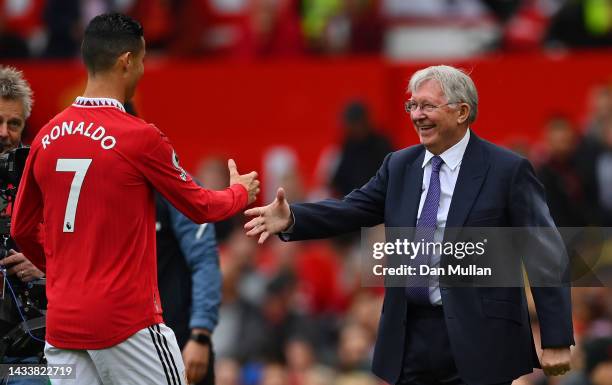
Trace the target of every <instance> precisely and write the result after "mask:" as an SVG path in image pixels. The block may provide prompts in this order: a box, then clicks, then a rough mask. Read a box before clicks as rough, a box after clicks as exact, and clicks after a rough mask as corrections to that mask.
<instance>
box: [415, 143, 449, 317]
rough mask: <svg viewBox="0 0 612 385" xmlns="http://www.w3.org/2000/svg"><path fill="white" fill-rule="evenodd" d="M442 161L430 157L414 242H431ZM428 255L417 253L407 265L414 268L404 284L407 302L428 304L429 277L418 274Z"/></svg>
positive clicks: (425, 263)
mask: <svg viewBox="0 0 612 385" xmlns="http://www.w3.org/2000/svg"><path fill="white" fill-rule="evenodd" d="M443 163H444V161H443V160H442V158H440V157H439V156H437V155H436V156H434V157H433V158H431V178H430V179H429V189H428V190H427V196H426V197H425V203H424V204H423V209H422V210H421V216H420V217H419V220H418V222H417V225H416V229H415V234H414V242H424V243H427V242H433V241H434V233H435V232H436V228H437V227H438V226H437V219H438V207H439V206H440V167H442V164H443ZM429 260H430V256H429V255H428V254H426V253H419V254H417V256H416V257H415V258H414V259H412V260H410V262H409V265H410V266H413V267H415V268H416V274H417V275H415V276H410V277H408V279H409V280H410V282H409V283H408V286H406V296H407V297H408V302H410V303H414V304H418V305H429V304H430V302H429V285H428V284H429V279H428V276H426V275H425V276H421V275H420V265H429Z"/></svg>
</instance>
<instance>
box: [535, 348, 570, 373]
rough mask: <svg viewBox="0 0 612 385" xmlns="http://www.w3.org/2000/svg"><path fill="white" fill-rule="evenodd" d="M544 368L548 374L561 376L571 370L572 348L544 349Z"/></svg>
mask: <svg viewBox="0 0 612 385" xmlns="http://www.w3.org/2000/svg"><path fill="white" fill-rule="evenodd" d="M542 369H543V370H544V374H546V375H547V376H559V375H562V374H565V373H567V372H569V370H570V348H569V347H566V348H547V349H543V350H542Z"/></svg>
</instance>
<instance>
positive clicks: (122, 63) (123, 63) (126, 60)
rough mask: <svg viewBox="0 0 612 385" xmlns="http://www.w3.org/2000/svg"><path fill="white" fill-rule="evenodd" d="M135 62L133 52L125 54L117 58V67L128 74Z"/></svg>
mask: <svg viewBox="0 0 612 385" xmlns="http://www.w3.org/2000/svg"><path fill="white" fill-rule="evenodd" d="M133 60H134V57H133V55H132V53H131V52H129V51H128V52H124V53H122V54H121V55H119V57H118V58H117V66H118V67H119V68H120V69H121V70H122V71H123V72H126V71H127V70H128V68H129V66H130V64H131V62H132V61H133Z"/></svg>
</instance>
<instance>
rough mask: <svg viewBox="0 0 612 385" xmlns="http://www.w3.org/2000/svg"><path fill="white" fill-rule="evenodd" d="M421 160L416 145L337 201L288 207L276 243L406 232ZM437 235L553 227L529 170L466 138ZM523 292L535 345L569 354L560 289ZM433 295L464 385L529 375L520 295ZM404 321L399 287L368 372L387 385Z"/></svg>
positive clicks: (530, 346) (498, 291)
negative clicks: (531, 304) (531, 302)
mask: <svg viewBox="0 0 612 385" xmlns="http://www.w3.org/2000/svg"><path fill="white" fill-rule="evenodd" d="M424 154H425V148H424V147H423V146H422V145H416V146H412V147H409V148H406V149H403V150H400V151H397V152H394V153H391V154H389V155H388V156H387V157H386V158H385V160H384V162H383V164H382V166H381V167H380V169H379V170H378V172H377V174H376V175H375V176H374V177H373V178H372V179H371V180H370V181H369V182H368V183H367V184H366V185H364V186H363V187H362V188H360V189H358V190H354V191H353V192H351V193H350V194H349V195H347V196H346V197H345V198H344V199H343V200H341V201H338V200H331V199H330V200H325V201H322V202H318V203H305V204H293V205H291V211H292V212H293V215H294V216H295V225H294V227H293V230H292V232H291V233H289V234H283V236H282V237H281V238H283V239H284V240H302V239H312V238H324V237H329V236H332V235H336V234H339V233H343V232H348V231H354V230H358V229H359V228H361V227H370V226H375V225H378V224H381V223H384V224H385V226H387V227H414V226H416V218H417V212H418V206H419V201H420V197H421V185H422V180H423V168H422V163H423V158H424ZM446 226H447V227H461V226H475V227H476V226H479V227H485V226H491V227H503V226H512V227H522V226H552V227H554V222H553V221H552V219H551V218H550V214H549V211H548V207H547V206H546V200H545V198H544V191H543V188H542V185H541V184H540V183H539V182H538V180H537V179H536V177H535V174H534V172H533V169H532V167H531V165H530V164H529V162H528V161H527V160H526V159H524V158H521V157H519V156H518V155H516V154H514V153H512V152H510V151H508V150H505V149H503V148H501V147H498V146H496V145H494V144H492V143H489V142H487V141H484V140H482V139H480V138H478V137H477V136H476V135H474V134H473V132H472V133H471V137H470V141H469V143H468V146H467V149H466V152H465V154H464V156H463V160H462V163H461V169H460V171H459V176H458V179H457V184H456V186H455V190H454V193H453V197H452V201H451V205H450V210H449V213H448V218H447V223H446ZM555 231H556V230H555ZM542 247H546V245H545V244H544V243H543V244H542ZM517 258H520V257H518V256H517ZM565 262H566V260H565ZM531 290H532V293H533V296H534V299H535V303H536V308H537V312H538V318H539V321H540V326H541V342H542V346H543V347H566V346H570V345H573V344H574V340H573V330H572V319H571V302H570V290H569V287H532V289H531ZM441 295H442V303H443V308H444V315H445V319H446V327H447V329H448V334H449V338H450V344H451V349H452V352H453V356H454V358H455V362H456V365H457V369H458V371H459V375H460V376H461V378H462V379H463V380H464V381H465V382H466V383H468V384H474V385H480V384H495V383H500V382H505V381H510V380H512V379H515V378H518V377H520V376H521V375H523V374H525V373H529V372H532V371H533V368H534V367H539V362H538V358H537V355H536V351H535V347H534V343H533V337H532V333H531V327H530V320H529V314H528V311H527V302H526V297H525V291H524V289H523V288H522V287H504V288H492V287H447V288H445V287H442V288H441ZM407 312H408V306H407V302H406V296H405V294H404V288H402V287H387V289H386V292H385V299H384V303H383V309H382V315H381V319H380V324H379V330H378V337H377V340H376V346H375V350H374V360H373V364H372V370H373V372H374V373H375V374H376V375H377V376H379V377H380V378H382V379H383V380H385V381H387V382H388V383H390V384H394V383H396V382H397V381H398V379H399V376H400V372H401V368H402V358H403V353H404V346H405V329H406V326H405V325H406V319H407Z"/></svg>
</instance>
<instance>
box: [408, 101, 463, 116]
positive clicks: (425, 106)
mask: <svg viewBox="0 0 612 385" xmlns="http://www.w3.org/2000/svg"><path fill="white" fill-rule="evenodd" d="M457 103H458V102H450V103H445V104H439V105H437V106H436V105H435V104H431V103H421V104H418V103H417V102H415V101H414V100H408V101H407V102H405V103H404V109H405V110H406V113H408V114H409V113H411V112H415V111H416V110H417V108H420V109H421V111H423V112H434V111H435V110H436V109H438V108H440V107H444V106H448V105H449V104H457Z"/></svg>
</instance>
